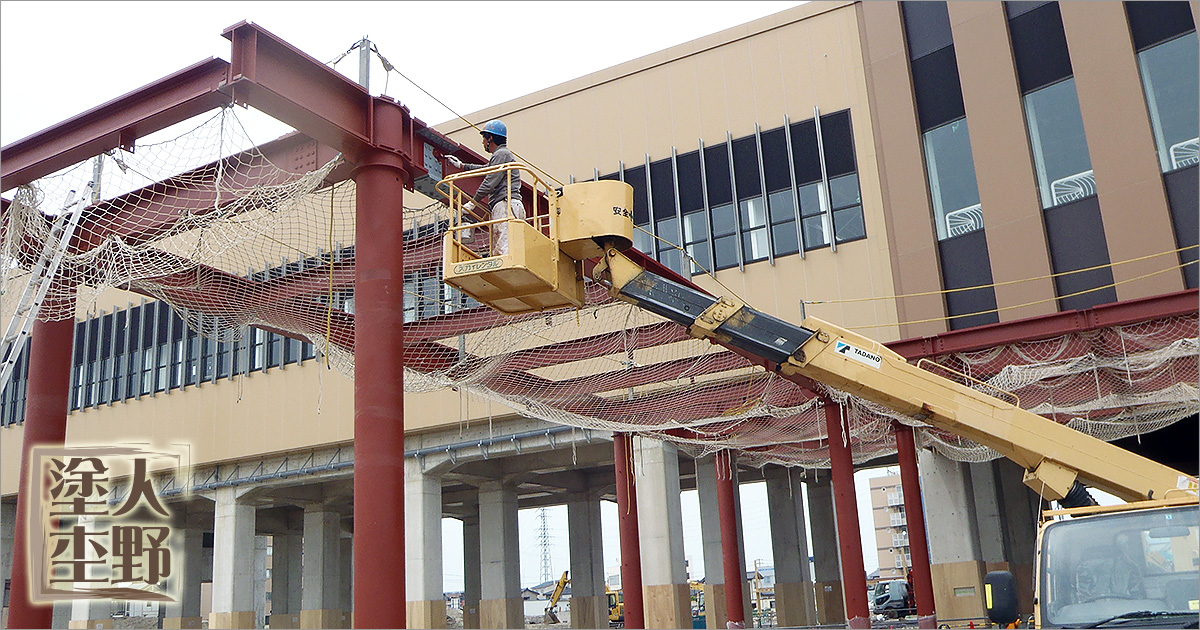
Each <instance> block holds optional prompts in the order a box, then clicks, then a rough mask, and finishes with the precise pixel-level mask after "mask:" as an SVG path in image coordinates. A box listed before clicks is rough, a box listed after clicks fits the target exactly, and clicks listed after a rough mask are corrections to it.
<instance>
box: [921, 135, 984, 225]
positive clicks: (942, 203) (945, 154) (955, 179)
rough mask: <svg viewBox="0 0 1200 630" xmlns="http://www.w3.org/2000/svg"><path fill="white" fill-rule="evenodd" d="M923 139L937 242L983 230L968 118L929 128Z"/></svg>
mask: <svg viewBox="0 0 1200 630" xmlns="http://www.w3.org/2000/svg"><path fill="white" fill-rule="evenodd" d="M924 140H925V166H926V168H927V169H928V170H929V192H930V195H931V196H932V197H933V216H934V221H935V223H936V224H937V235H938V240H945V239H947V238H950V237H953V236H959V235H961V234H966V233H968V232H974V231H975V230H981V229H983V209H982V207H981V206H980V204H979V184H978V183H977V182H976V180H975V161H974V159H973V158H972V157H971V135H970V132H969V131H968V130H967V119H966V118H962V119H959V120H956V121H954V122H952V123H948V124H945V125H942V126H941V127H937V128H935V129H930V130H929V131H926V132H925V137H924Z"/></svg>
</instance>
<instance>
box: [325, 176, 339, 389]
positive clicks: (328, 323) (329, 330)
mask: <svg viewBox="0 0 1200 630" xmlns="http://www.w3.org/2000/svg"><path fill="white" fill-rule="evenodd" d="M335 191H336V186H330V187H329V295H328V299H327V300H326V301H327V302H328V304H327V305H326V308H325V367H326V368H329V350H330V346H331V345H332V344H333V258H334V255H333V254H334V252H333V223H334V214H335V212H336V207H337V200H336V195H335V194H334V193H335Z"/></svg>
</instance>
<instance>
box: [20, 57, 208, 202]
mask: <svg viewBox="0 0 1200 630" xmlns="http://www.w3.org/2000/svg"><path fill="white" fill-rule="evenodd" d="M228 69H229V64H227V63H225V62H224V61H222V60H220V59H216V58H213V59H207V60H205V61H201V62H199V63H196V64H193V65H191V66H188V67H187V68H184V69H183V70H180V71H179V72H176V73H174V74H172V75H169V76H166V77H163V78H162V79H159V80H158V81H155V82H154V83H151V84H149V85H147V86H145V87H142V88H139V89H138V90H136V91H134V92H130V93H129V94H126V95H124V96H121V97H118V98H116V99H113V100H111V101H109V102H107V103H105V104H103V105H100V106H99V107H94V108H92V109H90V110H88V111H86V112H84V113H82V114H79V115H78V116H75V117H73V118H70V119H67V120H65V121H63V122H61V123H59V124H57V125H55V126H54V127H51V128H49V129H45V130H43V131H39V132H38V133H36V134H33V135H32V136H29V137H27V138H23V139H21V140H17V141H16V142H13V143H11V144H9V145H8V146H6V147H4V148H3V150H0V163H3V165H4V168H3V175H2V176H0V190H10V189H13V188H16V187H17V186H20V185H21V184H28V183H30V182H32V181H34V180H36V179H38V178H39V177H43V176H45V175H49V174H50V173H53V172H55V171H58V170H60V169H63V168H66V167H68V166H71V165H72V164H76V163H78V162H82V161H84V160H87V159H89V158H92V157H95V156H96V155H99V154H100V153H103V152H105V151H108V150H109V149H115V148H117V147H121V148H123V149H126V150H128V151H133V149H134V146H133V143H134V140H135V139H137V138H141V137H143V136H146V135H148V134H151V133H154V132H155V131H158V130H160V129H165V128H167V127H169V126H171V125H173V124H175V123H177V122H182V121H184V120H187V119H188V118H191V117H192V116H196V115H198V114H202V113H204V112H206V111H208V110H210V109H213V108H216V107H220V106H221V105H224V104H226V103H229V102H230V100H229V97H228V96H226V95H225V94H222V93H221V92H220V87H221V84H222V83H224V82H225V79H226V75H227V72H228Z"/></svg>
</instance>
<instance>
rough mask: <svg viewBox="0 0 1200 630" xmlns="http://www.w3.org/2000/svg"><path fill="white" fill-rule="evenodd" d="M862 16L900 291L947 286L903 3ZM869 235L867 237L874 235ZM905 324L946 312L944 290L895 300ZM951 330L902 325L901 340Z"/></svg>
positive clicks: (880, 5)
mask: <svg viewBox="0 0 1200 630" xmlns="http://www.w3.org/2000/svg"><path fill="white" fill-rule="evenodd" d="M858 6H859V10H860V12H861V13H860V15H861V19H862V32H863V47H864V49H865V57H866V58H865V60H864V67H865V70H866V75H867V91H868V93H869V95H870V99H871V102H872V103H874V106H873V107H872V108H871V123H872V125H873V126H874V128H875V132H876V135H875V151H876V162H875V164H876V166H877V168H878V169H879V180H880V182H881V184H882V192H883V200H884V216H885V217H886V227H887V236H888V241H889V242H890V243H891V244H892V248H891V260H892V268H893V269H894V270H895V272H894V273H895V289H896V294H897V295H903V294H908V293H924V292H928V291H939V290H941V288H942V286H941V281H940V273H939V270H938V260H937V241H936V236H935V232H934V229H933V225H932V216H933V212H932V210H931V208H932V202H931V201H930V198H929V189H928V187H927V186H926V184H925V166H924V165H925V161H924V158H923V157H922V151H921V135H920V131H919V129H918V128H917V113H916V105H915V103H914V101H913V96H912V93H913V90H912V79H911V78H910V76H909V71H908V51H907V49H906V48H905V45H904V35H903V30H902V29H901V18H900V5H899V3H895V2H864V3H861V4H859V5H858ZM868 238H869V237H868ZM897 310H898V312H899V317H900V321H902V322H904V321H915V320H924V319H933V318H940V317H945V316H946V312H945V306H944V303H943V301H942V298H941V296H939V295H929V296H923V297H916V298H904V299H900V300H897ZM945 330H947V328H946V324H945V322H936V321H935V322H929V323H924V324H909V325H905V326H902V327H901V329H900V335H901V337H902V338H906V337H914V336H921V335H933V334H937V333H939V332H943V331H945Z"/></svg>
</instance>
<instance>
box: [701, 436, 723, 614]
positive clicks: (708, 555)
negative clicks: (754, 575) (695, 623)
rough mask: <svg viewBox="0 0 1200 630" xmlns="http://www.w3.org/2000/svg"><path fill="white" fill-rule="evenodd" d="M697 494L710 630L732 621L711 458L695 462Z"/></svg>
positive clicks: (706, 609)
mask: <svg viewBox="0 0 1200 630" xmlns="http://www.w3.org/2000/svg"><path fill="white" fill-rule="evenodd" d="M696 494H697V495H698V498H699V499H700V540H701V544H702V545H703V553H704V559H703V563H704V620H705V626H706V627H708V628H724V627H725V624H726V622H728V621H729V612H728V611H727V610H726V603H725V571H724V559H723V554H722V551H721V515H720V507H719V505H718V503H717V467H716V458H715V457H714V456H712V455H708V456H706V457H701V458H699V459H697V460H696Z"/></svg>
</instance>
